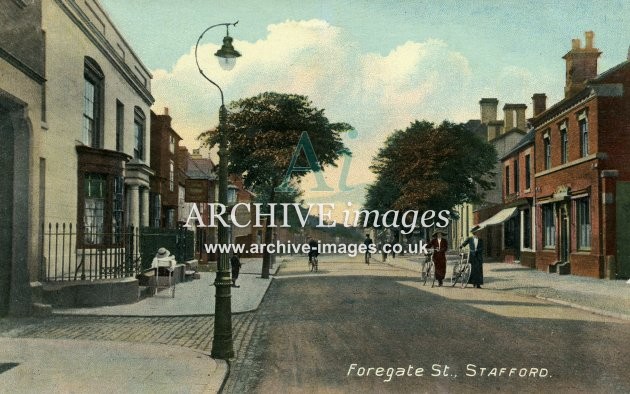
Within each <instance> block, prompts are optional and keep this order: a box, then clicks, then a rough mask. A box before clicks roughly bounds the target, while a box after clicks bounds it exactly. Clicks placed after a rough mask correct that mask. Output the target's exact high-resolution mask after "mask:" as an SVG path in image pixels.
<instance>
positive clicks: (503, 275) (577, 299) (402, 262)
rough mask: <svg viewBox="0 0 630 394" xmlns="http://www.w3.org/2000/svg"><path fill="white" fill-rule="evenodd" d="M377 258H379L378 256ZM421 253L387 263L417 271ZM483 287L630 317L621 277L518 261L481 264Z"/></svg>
mask: <svg viewBox="0 0 630 394" xmlns="http://www.w3.org/2000/svg"><path fill="white" fill-rule="evenodd" d="M378 260H379V261H380V259H378ZM455 260H456V256H455V255H448V263H447V270H446V278H445V284H446V283H448V282H449V281H450V277H451V272H452V268H451V267H452V265H453V263H454V262H455ZM422 261H424V257H398V258H396V259H391V258H388V259H387V264H389V265H391V266H395V267H398V268H402V269H407V270H411V271H417V272H420V269H421V262H422ZM483 274H484V282H485V283H484V288H485V289H488V290H494V291H505V292H510V293H514V294H518V295H525V296H531V297H536V298H540V299H544V300H548V301H552V302H556V303H559V304H563V305H568V306H571V307H574V308H579V309H582V310H586V311H589V312H593V313H597V314H600V315H605V316H610V317H616V318H619V319H624V320H630V284H628V283H626V281H624V280H608V279H594V278H585V277H581V276H574V275H558V274H548V273H546V272H542V271H537V270H534V269H530V268H527V267H523V266H521V265H519V264H510V263H494V262H488V263H484V265H483Z"/></svg>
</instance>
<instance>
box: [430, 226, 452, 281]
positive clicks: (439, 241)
mask: <svg viewBox="0 0 630 394" xmlns="http://www.w3.org/2000/svg"><path fill="white" fill-rule="evenodd" d="M444 236H446V232H444V230H440V229H436V230H435V231H434V232H433V239H431V242H430V243H429V247H431V248H433V250H434V252H433V262H434V263H435V279H437V281H438V286H442V281H443V280H444V277H445V276H446V251H447V250H448V242H447V241H446V239H445V238H443V237H444Z"/></svg>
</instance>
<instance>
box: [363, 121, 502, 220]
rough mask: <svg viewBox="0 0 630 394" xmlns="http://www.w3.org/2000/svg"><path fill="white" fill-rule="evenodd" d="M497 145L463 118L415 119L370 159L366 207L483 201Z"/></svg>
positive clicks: (444, 205) (403, 207) (440, 207)
mask: <svg viewBox="0 0 630 394" xmlns="http://www.w3.org/2000/svg"><path fill="white" fill-rule="evenodd" d="M496 161H497V153H496V151H495V149H494V147H493V146H492V145H490V144H488V143H487V142H485V141H483V140H481V139H479V138H478V137H476V136H475V135H473V134H472V133H471V132H470V131H468V130H467V129H466V128H465V127H464V126H463V125H461V124H454V123H450V122H446V121H445V122H443V123H441V124H440V125H438V126H435V125H434V124H433V123H431V122H427V121H415V122H413V123H412V124H411V125H410V126H409V127H407V129H405V130H397V131H395V132H394V133H393V134H392V135H390V136H389V137H388V138H387V140H386V141H385V146H384V147H382V148H381V149H380V150H379V152H378V153H377V155H376V156H375V157H374V159H373V161H372V165H371V166H370V169H372V171H374V173H375V174H376V175H377V179H376V181H375V182H374V183H373V184H372V185H370V186H369V187H368V189H367V198H366V208H367V209H370V210H372V209H377V210H379V211H380V212H381V213H382V212H384V211H386V210H389V209H397V210H409V209H416V210H421V211H423V210H428V209H433V210H436V211H439V210H443V209H449V210H450V209H452V208H453V207H454V206H455V205H458V204H461V203H464V202H470V203H476V202H480V201H481V200H482V198H483V196H484V194H485V191H486V190H490V189H491V188H493V187H494V182H493V180H492V179H493V175H494V174H493V170H494V166H495V164H496Z"/></svg>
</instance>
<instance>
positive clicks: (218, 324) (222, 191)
mask: <svg viewBox="0 0 630 394" xmlns="http://www.w3.org/2000/svg"><path fill="white" fill-rule="evenodd" d="M237 23H238V21H236V22H234V23H219V24H216V25H213V26H210V27H209V28H207V29H206V30H204V31H203V33H201V35H200V36H199V39H198V40H197V45H195V61H196V62H197V68H198V69H199V73H200V74H201V75H202V76H203V77H204V78H205V79H206V80H208V81H209V82H210V83H211V84H213V85H214V86H216V87H217V89H219V93H221V107H220V108H219V130H218V132H219V203H220V204H223V206H227V204H228V201H227V189H228V160H229V158H228V153H227V136H226V134H225V121H226V117H227V109H226V108H225V102H224V100H223V90H222V89H221V87H220V86H219V85H217V84H216V83H215V82H214V81H213V80H211V79H210V78H208V76H207V75H206V74H205V73H204V72H203V70H202V69H201V67H200V66H199V59H198V58H197V49H198V47H199V42H200V41H201V38H202V37H203V35H204V34H206V32H207V31H208V30H210V29H212V28H215V27H217V26H225V28H226V32H227V33H226V36H225V37H224V38H223V45H222V46H221V49H219V50H218V51H217V52H216V53H215V54H214V55H215V56H217V57H218V59H219V64H220V65H221V67H222V68H223V69H225V70H231V69H232V68H233V67H234V64H235V63H236V58H237V57H239V56H241V54H240V53H238V52H237V51H236V50H235V49H234V47H233V46H232V37H230V31H229V27H230V26H236V24H237ZM218 232H219V234H218V236H219V237H218V238H219V239H218V241H219V244H222V245H227V244H229V239H228V229H227V228H226V227H225V226H222V225H220V226H219V229H218ZM228 259H229V256H228V255H227V253H221V254H219V264H218V266H217V276H216V278H215V281H214V286H215V288H216V290H215V295H216V297H215V299H216V300H215V308H214V337H213V338H212V351H211V355H212V357H214V358H219V359H224V360H225V359H229V358H232V357H234V346H233V343H232V295H231V292H230V287H231V285H232V278H231V276H230V263H229V260H228Z"/></svg>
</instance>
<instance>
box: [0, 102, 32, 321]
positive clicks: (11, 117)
mask: <svg viewBox="0 0 630 394" xmlns="http://www.w3.org/2000/svg"><path fill="white" fill-rule="evenodd" d="M25 114H26V104H24V103H22V102H21V101H19V100H18V99H16V98H14V97H13V96H11V95H9V94H7V93H5V92H3V91H0V141H2V143H0V168H2V169H3V179H2V182H0V202H1V203H0V254H1V256H2V258H1V259H0V316H6V315H7V314H9V313H11V314H12V315H16V316H21V315H26V314H28V313H29V312H30V309H31V302H30V301H31V293H30V284H29V282H30V280H29V269H28V261H29V256H30V247H29V246H30V242H31V240H30V236H31V234H30V228H31V227H30V226H31V225H30V221H31V217H30V215H29V214H28V213H29V212H30V209H29V208H30V206H29V198H30V197H29V196H30V193H29V180H30V172H29V171H30V170H29V161H30V155H29V144H30V135H31V133H30V130H31V127H30V123H29V122H28V120H27V118H26V117H25Z"/></svg>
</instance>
